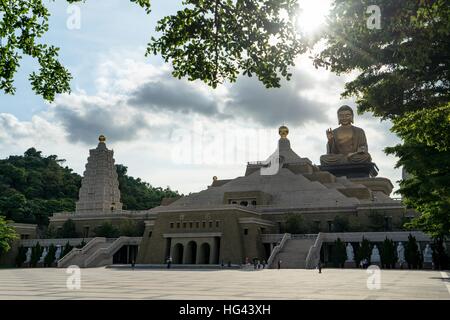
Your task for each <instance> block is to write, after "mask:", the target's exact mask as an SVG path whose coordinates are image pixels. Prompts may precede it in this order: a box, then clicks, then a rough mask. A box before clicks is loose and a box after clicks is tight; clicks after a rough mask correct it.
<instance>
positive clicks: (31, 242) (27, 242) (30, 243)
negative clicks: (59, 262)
mask: <svg viewBox="0 0 450 320" xmlns="http://www.w3.org/2000/svg"><path fill="white" fill-rule="evenodd" d="M92 239H93V238H65V239H64V238H63V239H23V240H20V245H22V246H24V247H26V248H29V247H34V246H35V245H36V244H37V243H38V242H39V245H40V246H41V247H49V246H50V245H51V244H53V245H55V246H62V247H63V246H65V245H66V244H67V242H69V244H70V245H71V246H74V247H75V246H78V245H80V244H81V243H82V242H83V240H84V242H86V243H88V242H90V241H91V240H92Z"/></svg>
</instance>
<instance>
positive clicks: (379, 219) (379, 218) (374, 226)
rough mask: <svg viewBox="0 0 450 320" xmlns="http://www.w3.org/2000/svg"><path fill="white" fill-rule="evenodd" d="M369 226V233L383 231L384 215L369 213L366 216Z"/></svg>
mask: <svg viewBox="0 0 450 320" xmlns="http://www.w3.org/2000/svg"><path fill="white" fill-rule="evenodd" d="M368 218H369V225H368V229H369V230H370V231H375V232H376V231H384V230H385V220H384V215H383V214H381V213H379V212H371V213H369V215H368Z"/></svg>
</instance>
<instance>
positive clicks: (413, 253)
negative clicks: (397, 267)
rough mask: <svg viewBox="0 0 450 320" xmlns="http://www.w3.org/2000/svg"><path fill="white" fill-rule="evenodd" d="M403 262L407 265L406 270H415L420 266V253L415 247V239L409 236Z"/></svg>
mask: <svg viewBox="0 0 450 320" xmlns="http://www.w3.org/2000/svg"><path fill="white" fill-rule="evenodd" d="M405 260H406V262H407V263H408V268H409V269H411V268H413V269H417V268H418V267H419V264H420V252H419V246H418V245H417V241H416V238H415V237H413V236H412V235H411V234H409V236H408V242H407V243H406V248H405Z"/></svg>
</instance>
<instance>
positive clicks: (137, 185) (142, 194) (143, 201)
mask: <svg viewBox="0 0 450 320" xmlns="http://www.w3.org/2000/svg"><path fill="white" fill-rule="evenodd" d="M116 169H117V175H118V179H119V189H120V193H121V200H122V203H123V205H124V209H127V210H147V209H150V208H153V207H156V206H159V205H160V204H161V201H162V199H163V198H173V197H179V196H180V195H179V194H178V192H177V191H172V190H170V188H169V187H167V188H166V189H162V188H160V187H152V186H151V185H150V184H149V183H147V182H144V181H142V180H141V179H140V178H137V179H136V178H133V177H130V176H128V175H127V170H128V168H127V167H126V166H124V165H121V164H118V165H116Z"/></svg>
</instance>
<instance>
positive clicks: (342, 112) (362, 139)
mask: <svg viewBox="0 0 450 320" xmlns="http://www.w3.org/2000/svg"><path fill="white" fill-rule="evenodd" d="M337 114H338V120H339V124H340V127H339V128H336V129H334V130H331V128H330V129H328V130H327V132H326V134H327V138H328V143H327V154H326V155H323V156H321V157H320V164H321V165H325V166H329V165H336V164H346V163H368V162H371V161H372V159H371V157H370V154H369V152H368V148H367V140H366V134H365V133H364V130H363V129H361V128H358V127H355V126H353V125H352V123H353V118H354V115H353V110H352V108H350V107H349V106H346V105H344V106H342V107H340V108H339V110H338V112H337Z"/></svg>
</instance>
